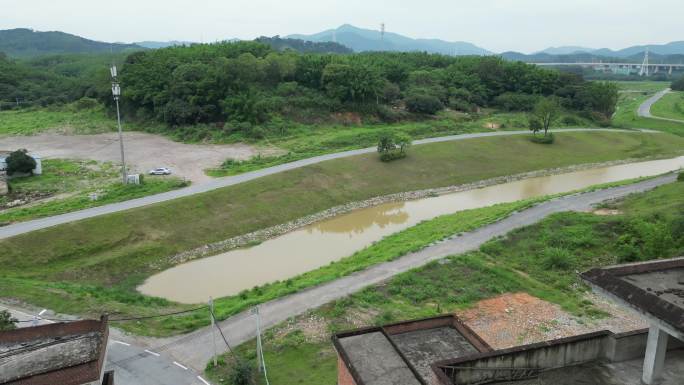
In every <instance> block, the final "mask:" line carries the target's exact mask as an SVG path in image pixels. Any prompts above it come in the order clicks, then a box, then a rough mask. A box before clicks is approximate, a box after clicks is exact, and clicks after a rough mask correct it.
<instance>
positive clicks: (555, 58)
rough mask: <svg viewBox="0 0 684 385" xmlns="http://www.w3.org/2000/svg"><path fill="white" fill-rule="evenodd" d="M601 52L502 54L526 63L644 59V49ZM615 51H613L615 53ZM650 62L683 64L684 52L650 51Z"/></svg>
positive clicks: (607, 61)
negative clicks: (621, 53)
mask: <svg viewBox="0 0 684 385" xmlns="http://www.w3.org/2000/svg"><path fill="white" fill-rule="evenodd" d="M599 52H606V51H602V50H599V51H594V52H592V53H588V52H575V53H571V54H567V55H550V54H548V53H543V52H542V53H535V54H530V55H527V54H524V53H520V52H513V51H509V52H503V53H501V54H500V56H501V57H503V58H504V59H506V60H513V61H522V62H526V63H641V62H642V61H643V60H644V51H639V52H636V53H635V54H633V55H629V56H624V57H618V56H604V55H599V54H598V53H599ZM614 54H615V53H614V52H613V55H614ZM649 62H651V63H668V64H682V63H684V54H668V55H659V54H657V53H649Z"/></svg>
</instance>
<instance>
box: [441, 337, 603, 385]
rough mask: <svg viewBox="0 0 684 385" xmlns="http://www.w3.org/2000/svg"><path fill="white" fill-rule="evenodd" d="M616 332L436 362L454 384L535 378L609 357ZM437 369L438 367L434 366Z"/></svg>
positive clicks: (563, 339)
mask: <svg viewBox="0 0 684 385" xmlns="http://www.w3.org/2000/svg"><path fill="white" fill-rule="evenodd" d="M611 334H612V333H610V332H607V331H604V332H596V333H590V334H584V335H581V336H575V337H569V338H561V339H558V340H554V341H548V342H542V343H537V344H531V345H525V346H519V347H514V348H511V349H504V350H497V351H495V352H488V353H481V354H476V355H472V356H468V357H463V358H461V359H456V360H452V361H448V362H440V363H436V364H435V366H437V367H438V368H437V370H439V371H442V372H443V373H444V375H445V376H446V377H447V378H448V380H450V382H451V383H453V384H481V383H487V382H494V381H506V380H512V379H522V378H529V377H534V376H536V375H538V374H539V372H540V371H541V370H545V369H552V368H559V367H564V366H572V365H578V364H582V363H586V362H591V361H595V360H597V359H599V358H602V357H604V356H605V353H606V352H605V348H606V343H607V339H608V338H610V335H611ZM433 368H434V367H433Z"/></svg>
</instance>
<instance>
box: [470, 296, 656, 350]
mask: <svg viewBox="0 0 684 385" xmlns="http://www.w3.org/2000/svg"><path fill="white" fill-rule="evenodd" d="M587 299H588V300H590V301H591V302H593V303H594V305H595V306H596V307H597V308H599V309H600V310H602V311H604V312H606V313H608V314H610V315H609V316H607V317H601V318H597V319H586V318H581V319H580V318H578V317H575V316H573V315H571V314H569V313H567V312H566V311H564V310H563V309H561V307H560V306H558V305H556V304H553V303H550V302H546V301H544V300H541V299H539V298H536V297H533V296H531V295H529V294H527V293H509V294H503V295H500V296H498V297H494V298H490V299H486V300H484V301H480V302H478V303H477V305H475V306H474V307H472V308H470V309H468V310H465V311H462V312H458V313H457V315H458V316H459V317H460V318H461V319H462V320H463V321H464V322H465V323H466V324H467V325H468V326H469V327H470V328H471V329H473V330H474V331H475V332H476V333H477V334H479V335H480V336H481V337H482V338H483V339H484V340H485V341H487V343H488V344H489V345H491V346H492V347H493V348H495V349H505V348H510V347H513V346H516V345H522V344H531V343H535V342H541V341H548V340H552V339H556V338H562V337H570V336H574V335H578V334H583V333H591V332H595V331H600V330H610V331H612V332H613V333H620V332H626V331H631V330H638V329H643V328H646V327H648V323H647V322H645V321H644V320H643V319H642V318H640V317H639V316H637V315H636V314H634V313H632V312H630V311H628V310H626V309H623V308H621V307H619V306H617V305H615V304H614V303H612V302H609V301H607V300H605V299H602V298H600V297H597V296H595V295H593V294H587Z"/></svg>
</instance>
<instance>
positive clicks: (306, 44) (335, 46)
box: [255, 36, 354, 53]
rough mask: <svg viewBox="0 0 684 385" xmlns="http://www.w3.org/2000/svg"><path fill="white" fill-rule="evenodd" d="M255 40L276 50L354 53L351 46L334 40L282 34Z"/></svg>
mask: <svg viewBox="0 0 684 385" xmlns="http://www.w3.org/2000/svg"><path fill="white" fill-rule="evenodd" d="M255 41H258V42H260V43H264V44H268V45H270V46H271V48H273V49H274V50H276V51H285V50H288V49H291V50H294V51H298V52H306V53H352V52H354V51H352V49H351V48H348V47H345V46H343V45H342V44H340V43H334V42H332V41H325V42H315V41H308V40H301V39H289V38H281V37H280V36H273V37H266V36H261V37H259V38H257V39H255Z"/></svg>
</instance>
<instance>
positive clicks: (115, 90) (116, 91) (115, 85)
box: [109, 64, 127, 184]
mask: <svg viewBox="0 0 684 385" xmlns="http://www.w3.org/2000/svg"><path fill="white" fill-rule="evenodd" d="M109 72H110V73H111V74H112V96H114V102H116V123H117V126H118V127H119V147H120V149H121V181H122V182H123V184H126V181H127V177H126V160H125V159H124V144H123V133H122V132H121V113H120V112H119V98H120V97H121V86H119V81H118V79H117V74H116V66H115V65H113V64H112V66H111V67H110V68H109Z"/></svg>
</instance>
